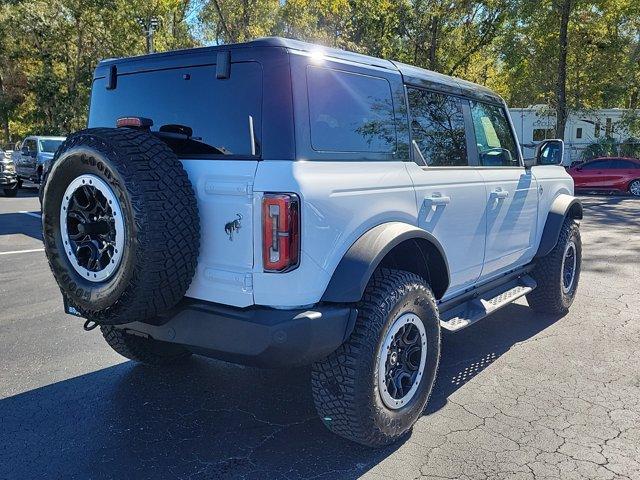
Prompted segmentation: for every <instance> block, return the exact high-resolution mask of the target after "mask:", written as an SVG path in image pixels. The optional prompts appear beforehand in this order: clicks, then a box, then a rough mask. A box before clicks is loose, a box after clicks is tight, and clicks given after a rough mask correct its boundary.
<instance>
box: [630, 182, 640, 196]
mask: <svg viewBox="0 0 640 480" xmlns="http://www.w3.org/2000/svg"><path fill="white" fill-rule="evenodd" d="M629 193H630V194H631V195H633V196H634V197H640V179H638V180H634V181H633V182H631V183H630V184H629Z"/></svg>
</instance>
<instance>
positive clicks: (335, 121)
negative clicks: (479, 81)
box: [307, 66, 396, 153]
mask: <svg viewBox="0 0 640 480" xmlns="http://www.w3.org/2000/svg"><path fill="white" fill-rule="evenodd" d="M307 94H308V97H309V122H310V129H311V146H312V147H313V149H314V150H316V151H326V152H365V153H393V152H394V151H395V149H396V126H395V117H394V113H393V100H392V98H391V86H390V85H389V82H388V81H387V80H386V79H384V78H379V77H372V76H369V75H360V74H356V73H350V72H345V71H341V70H333V69H330V68H323V67H314V66H310V67H308V69H307Z"/></svg>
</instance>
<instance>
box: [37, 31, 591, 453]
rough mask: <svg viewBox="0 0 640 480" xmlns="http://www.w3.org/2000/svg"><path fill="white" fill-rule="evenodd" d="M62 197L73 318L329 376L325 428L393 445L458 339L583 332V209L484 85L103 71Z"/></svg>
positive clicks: (127, 338)
mask: <svg viewBox="0 0 640 480" xmlns="http://www.w3.org/2000/svg"><path fill="white" fill-rule="evenodd" d="M88 123H89V125H88V126H89V128H88V129H86V130H83V131H80V132H77V133H75V134H73V135H71V136H70V137H68V138H67V140H66V141H65V143H64V144H63V145H62V146H61V148H60V149H59V150H58V151H57V153H56V156H55V159H54V160H53V163H52V167H51V169H50V170H49V173H48V176H47V178H46V181H45V185H44V206H43V228H44V242H45V249H46V254H47V257H48V260H49V263H50V266H51V269H52V271H53V274H54V276H55V278H56V280H57V282H58V284H59V286H60V289H61V291H62V294H63V298H64V303H65V308H66V311H67V312H68V313H71V314H75V315H78V316H81V317H84V318H85V319H86V322H85V328H86V329H91V328H92V327H95V326H99V327H100V330H101V331H102V334H103V335H104V337H105V339H106V341H107V343H108V344H109V345H110V346H111V347H112V348H113V349H115V350H116V351H117V352H119V353H120V354H122V355H124V356H125V357H128V358H130V359H133V360H137V361H141V362H144V363H149V364H156V365H158V364H162V365H164V364H169V363H172V362H177V361H181V360H184V359H185V358H186V357H187V356H189V355H191V354H193V353H196V354H201V355H207V356H210V357H215V358H219V359H223V360H227V361H231V362H237V363H242V364H248V365H255V366H262V367H281V366H292V365H311V366H312V367H311V384H312V390H313V397H314V401H315V404H316V407H317V410H318V413H319V415H320V417H321V418H322V420H323V422H324V423H325V424H326V426H327V427H328V428H329V429H330V430H332V431H333V432H335V433H337V434H339V435H342V436H344V437H346V438H348V439H351V440H354V441H356V442H359V443H362V444H365V445H370V446H379V445H384V444H388V443H390V442H393V441H395V440H397V439H399V438H401V437H402V436H404V435H405V434H407V432H409V431H410V429H411V427H412V425H413V424H414V423H415V422H416V420H417V419H418V417H419V416H420V415H421V414H422V412H423V410H424V408H425V405H426V403H427V400H428V398H429V395H430V393H431V390H432V387H433V383H434V379H435V376H436V371H437V368H438V359H439V356H440V332H441V329H446V330H450V331H454V332H455V331H458V330H460V329H461V328H464V327H467V326H469V325H471V324H473V323H475V322H477V321H479V320H481V319H482V318H484V317H486V316H487V315H489V314H491V313H492V312H494V311H496V310H497V309H499V308H501V307H503V306H505V305H507V304H509V303H511V302H513V301H514V300H516V299H518V298H520V297H522V296H525V295H526V298H527V301H528V303H529V305H530V306H531V308H533V309H535V310H536V311H540V312H547V313H551V314H556V315H561V314H563V313H565V312H566V311H567V309H568V308H569V306H570V305H571V303H572V301H573V299H574V296H575V293H576V289H577V286H578V279H579V275H580V262H581V243H580V233H579V230H578V224H577V223H576V220H579V219H581V218H582V206H581V204H580V202H579V201H578V200H577V199H576V198H574V196H573V183H572V180H571V178H570V177H569V176H568V175H567V173H565V170H564V169H563V168H562V167H560V166H558V165H559V164H560V163H561V160H562V154H563V144H562V141H560V140H549V141H545V142H542V143H541V144H540V145H538V149H537V154H536V158H535V159H531V160H524V159H523V158H522V154H521V151H520V148H519V146H518V141H517V139H516V135H515V132H514V129H513V125H512V124H511V121H510V118H509V114H508V111H507V108H506V105H505V103H504V101H503V100H502V99H501V98H500V97H499V96H498V95H496V94H495V93H493V92H491V91H490V90H488V89H486V88H483V87H481V86H479V85H474V84H471V83H469V82H466V81H463V80H458V79H455V78H451V77H447V76H443V75H440V74H436V73H433V72H430V71H426V70H422V69H420V68H415V67H412V66H409V65H404V64H401V63H397V62H392V61H388V60H380V59H377V58H372V57H368V56H364V55H359V54H355V53H349V52H345V51H340V50H334V49H329V48H323V47H318V46H315V45H311V44H307V43H302V42H298V41H293V40H286V39H281V38H265V39H259V40H255V41H252V42H248V43H244V44H238V45H226V46H215V47H206V48H198V49H192V50H185V51H179V52H170V53H161V54H154V55H147V56H141V57H135V58H127V59H111V60H105V61H102V62H101V63H100V64H99V65H98V67H97V69H96V71H95V76H94V80H93V89H92V96H91V107H90V113H89V122H88Z"/></svg>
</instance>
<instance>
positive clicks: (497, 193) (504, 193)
mask: <svg viewBox="0 0 640 480" xmlns="http://www.w3.org/2000/svg"><path fill="white" fill-rule="evenodd" d="M491 196H492V197H493V198H497V199H498V200H502V199H504V198H507V197H508V196H509V190H503V189H501V188H496V189H495V190H493V191H492V192H491Z"/></svg>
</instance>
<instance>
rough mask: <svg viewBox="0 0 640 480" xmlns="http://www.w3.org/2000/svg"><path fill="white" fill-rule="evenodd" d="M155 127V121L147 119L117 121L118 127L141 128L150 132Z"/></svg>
mask: <svg viewBox="0 0 640 480" xmlns="http://www.w3.org/2000/svg"><path fill="white" fill-rule="evenodd" d="M152 126H153V120H151V119H150V118H145V117H120V118H119V119H117V120H116V127H117V128H122V127H128V128H139V129H141V130H149V129H150V128H151V127H152Z"/></svg>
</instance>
